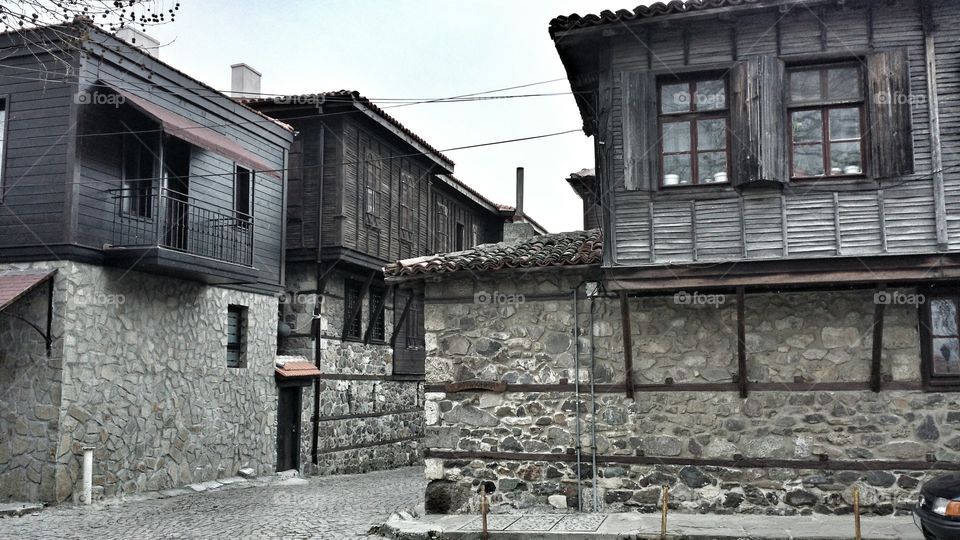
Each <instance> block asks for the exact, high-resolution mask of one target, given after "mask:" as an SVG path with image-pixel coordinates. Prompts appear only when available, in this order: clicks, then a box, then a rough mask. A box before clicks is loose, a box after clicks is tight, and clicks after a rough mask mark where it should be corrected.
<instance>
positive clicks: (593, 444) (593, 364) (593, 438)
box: [590, 290, 600, 512]
mask: <svg viewBox="0 0 960 540" xmlns="http://www.w3.org/2000/svg"><path fill="white" fill-rule="evenodd" d="M595 294H596V290H595V291H594V295H595ZM595 300H596V297H595V296H591V297H590V402H591V408H592V412H591V415H590V420H591V422H590V430H591V434H590V454H591V455H592V459H593V511H594V512H597V511H599V506H600V505H599V502H598V500H597V390H596V386H595V379H596V378H597V377H596V375H597V356H596V354H595V352H596V349H595V347H594V339H593V323H594V316H593V311H594V307H595V306H594V303H595V302H594V301H595Z"/></svg>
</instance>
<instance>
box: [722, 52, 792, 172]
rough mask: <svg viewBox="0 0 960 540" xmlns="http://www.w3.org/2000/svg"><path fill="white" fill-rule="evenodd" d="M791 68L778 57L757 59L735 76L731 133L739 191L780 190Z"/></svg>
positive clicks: (749, 60)
mask: <svg viewBox="0 0 960 540" xmlns="http://www.w3.org/2000/svg"><path fill="white" fill-rule="evenodd" d="M785 98H786V69H785V67H784V65H783V62H782V61H781V60H780V59H779V58H777V57H776V56H753V57H749V58H745V59H744V60H742V61H740V62H737V63H736V65H734V67H733V69H732V70H731V72H730V131H731V137H730V139H731V141H730V144H731V150H732V152H731V155H732V160H733V163H731V169H732V171H733V179H732V180H733V182H732V184H733V185H734V186H735V187H748V186H754V185H771V184H774V185H779V184H783V183H787V182H788V181H789V173H788V172H787V171H788V170H789V169H788V167H787V161H788V157H787V155H788V153H787V122H786V108H785Z"/></svg>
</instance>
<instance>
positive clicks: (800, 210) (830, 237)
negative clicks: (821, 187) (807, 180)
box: [787, 193, 837, 256]
mask: <svg viewBox="0 0 960 540" xmlns="http://www.w3.org/2000/svg"><path fill="white" fill-rule="evenodd" d="M833 210H834V206H833V195H831V194H829V193H827V194H819V193H817V194H813V193H805V194H802V195H794V196H791V197H790V198H788V199H787V243H788V245H787V247H788V250H789V254H790V255H791V256H794V255H801V254H817V253H819V254H834V253H836V248H837V242H836V227H835V225H834V211H833Z"/></svg>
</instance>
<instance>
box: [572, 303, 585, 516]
mask: <svg viewBox="0 0 960 540" xmlns="http://www.w3.org/2000/svg"><path fill="white" fill-rule="evenodd" d="M579 292H580V285H577V286H576V287H575V288H574V289H573V363H574V372H573V388H574V394H575V395H576V403H575V405H574V406H575V407H576V410H577V412H576V418H577V446H576V451H577V511H579V512H583V496H582V489H583V480H582V478H583V477H582V475H581V474H580V468H581V467H580V463H581V460H582V452H583V443H582V442H581V438H580V437H581V435H580V311H579V305H578V303H577V295H578V294H579Z"/></svg>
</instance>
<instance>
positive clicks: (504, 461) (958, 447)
mask: <svg viewBox="0 0 960 540" xmlns="http://www.w3.org/2000/svg"><path fill="white" fill-rule="evenodd" d="M503 276H504V277H503V278H502V279H500V280H498V281H494V280H491V281H480V282H477V283H473V282H469V281H465V280H464V281H453V280H447V281H443V282H440V283H428V284H427V298H428V299H427V306H426V326H427V354H428V356H427V379H428V384H431V383H434V384H435V385H436V384H437V383H446V382H451V381H466V380H475V379H479V380H487V381H502V382H506V383H510V384H525V385H532V386H530V387H529V389H528V390H526V391H524V392H514V391H508V392H506V393H502V394H498V393H494V392H478V391H464V392H458V393H445V392H439V391H431V392H428V393H427V394H426V399H427V402H426V406H425V410H426V422H427V427H426V437H425V439H424V446H425V447H426V448H427V452H428V459H427V460H426V462H427V474H428V476H429V477H430V479H431V480H432V481H433V483H432V486H433V487H432V488H430V489H428V499H429V498H431V497H432V496H437V497H439V498H440V499H443V500H445V501H447V502H448V503H449V502H450V501H455V502H456V504H448V505H447V506H448V508H447V510H448V511H472V510H475V508H474V506H475V505H476V502H477V498H476V496H474V495H473V493H474V492H475V491H476V490H477V489H479V488H481V487H484V488H485V489H486V490H487V491H488V492H492V494H493V495H492V501H493V508H494V509H495V510H496V511H515V510H518V509H529V508H534V507H538V508H540V509H549V508H553V507H555V506H560V507H563V508H567V507H574V508H576V507H579V506H580V504H581V503H583V504H584V505H585V506H584V507H585V508H588V509H589V508H590V506H591V505H592V501H593V498H594V485H595V486H596V497H597V499H598V502H599V505H600V507H601V508H600V509H603V510H607V511H620V510H628V509H631V508H637V509H640V510H645V511H652V510H653V509H654V505H655V503H656V498H657V497H658V496H659V492H660V489H661V488H662V486H664V485H667V486H670V492H671V501H672V504H673V505H675V507H676V508H679V509H681V510H685V511H693V512H701V511H711V512H747V513H769V514H794V513H806V512H822V513H843V512H848V511H849V506H850V493H851V491H852V488H853V487H854V486H857V487H859V489H860V491H861V493H862V498H863V499H862V500H863V505H864V510H865V511H866V512H870V513H877V514H884V513H890V512H893V511H906V509H908V507H909V505H910V504H912V503H913V502H914V501H915V498H916V494H917V486H918V484H919V482H921V481H923V480H924V479H925V478H926V477H927V476H928V475H930V474H936V473H938V472H942V471H937V470H936V469H937V467H936V465H931V466H930V467H931V468H932V469H934V471H932V472H926V471H920V470H913V467H918V466H920V465H922V466H926V463H927V461H928V460H937V461H940V462H948V463H953V464H957V463H960V395H958V394H954V393H926V392H922V391H919V390H909V389H885V390H882V391H881V392H880V393H873V392H870V391H867V390H856V389H850V390H842V391H839V390H838V391H813V390H805V389H803V388H802V387H800V386H798V384H797V383H795V381H807V382H830V383H842V382H859V383H863V382H865V381H867V380H868V378H869V365H870V356H871V354H870V352H871V343H872V323H873V310H874V305H875V304H874V296H873V294H874V293H873V291H869V290H858V291H832V292H805V293H789V294H781V295H776V294H751V295H747V296H746V299H745V301H746V303H745V311H746V330H747V336H746V339H747V362H748V366H749V370H748V371H749V377H748V378H749V380H750V382H751V384H756V383H764V384H765V386H764V387H762V388H761V389H754V390H751V391H750V394H749V396H748V397H747V398H746V399H741V398H740V396H739V394H738V393H737V392H736V388H735V386H733V384H732V383H733V381H734V375H735V373H736V299H735V297H732V296H731V297H724V298H722V299H720V298H713V299H712V300H711V303H706V300H705V299H700V300H698V301H697V302H691V301H689V300H687V299H684V298H683V297H680V298H674V297H672V296H671V297H667V298H642V299H638V298H631V299H630V300H629V306H630V314H631V325H632V327H633V328H632V336H633V358H634V367H635V371H636V374H635V381H636V383H637V384H653V383H658V384H663V383H665V382H667V380H668V379H669V380H671V381H673V384H677V385H680V384H707V383H709V384H716V383H727V384H728V388H729V390H711V391H706V390H701V389H698V388H697V387H696V386H693V387H684V386H678V387H677V389H675V390H669V389H661V390H657V391H650V390H642V391H638V392H637V394H636V397H635V399H634V400H629V399H627V398H626V397H625V396H624V394H623V390H622V389H620V390H616V391H614V392H605V393H598V394H597V395H596V396H595V399H593V398H592V397H591V395H590V393H589V383H590V381H591V378H592V380H593V382H594V383H596V384H598V385H610V384H616V383H622V382H623V376H624V375H623V341H622V339H621V336H622V328H621V326H622V325H621V318H620V304H619V301H618V300H617V299H616V298H607V297H599V298H596V299H595V300H594V301H593V310H592V311H593V318H592V321H591V316H590V312H591V306H590V301H589V299H587V298H584V297H583V296H581V298H580V299H579V306H578V311H579V314H578V316H577V317H576V319H575V317H574V307H573V301H572V297H571V291H572V290H573V288H574V287H575V286H576V284H577V283H579V282H580V281H581V280H582V279H583V276H580V275H566V276H563V275H557V274H546V273H539V274H530V275H529V277H522V275H520V274H509V273H504V274H503ZM475 290H485V291H498V292H500V293H501V294H503V295H507V297H509V295H515V296H514V298H515V299H519V298H520V296H519V295H521V294H522V295H524V297H523V299H522V300H521V301H516V302H513V303H506V304H500V305H494V304H478V303H474V302H473V301H471V300H472V296H473V294H472V293H473V292H474V291H475ZM525 291H526V292H525ZM581 291H582V289H581ZM551 292H552V295H551ZM902 292H911V291H902ZM438 298H443V299H446V300H444V301H443V302H437V301H431V299H434V300H436V299H438ZM456 298H463V299H470V300H463V301H456V300H451V299H456ZM698 302H700V303H698ZM575 320H576V321H577V323H576V324H575V322H574V321H575ZM917 324H918V321H917V308H916V306H915V305H888V306H886V317H885V329H884V330H885V331H884V340H883V355H882V366H883V369H882V371H883V373H884V374H885V375H886V376H887V377H888V378H889V379H891V380H892V383H888V384H892V385H897V384H900V383H903V384H907V385H908V384H909V383H919V379H920V371H919V369H920V351H919V341H918V340H919V338H918V332H917ZM575 327H576V328H578V331H577V335H578V336H579V337H578V339H575V338H574V328H575ZM591 349H592V350H593V351H594V355H593V359H594V361H595V362H596V364H595V368H594V369H591V355H590V351H591ZM578 356H579V361H580V370H579V372H578V371H577V370H576V367H575V366H576V362H577V357H578ZM578 376H579V380H580V382H581V396H580V399H579V402H578V400H577V398H576V396H575V394H574V392H573V391H556V390H550V389H548V388H545V389H544V390H537V385H541V384H543V385H546V384H552V385H556V384H563V383H567V382H569V383H571V384H572V383H573V381H574V380H576V378H577V377H578ZM778 384H782V388H781V387H778V386H777V385H778ZM437 388H439V387H438V386H435V387H434V390H436V389H437ZM571 390H572V389H571ZM594 407H595V411H596V412H595V414H594ZM578 424H579V430H580V433H581V438H580V444H581V449H582V454H583V456H584V457H583V461H582V462H581V466H580V483H579V486H580V491H579V492H578V490H577V486H578V483H577V479H578V478H577V477H578V475H577V466H576V463H575V461H576V459H575V452H576V450H575V448H576V446H577V445H576V441H577V438H576V433H577V426H578ZM594 430H595V431H596V438H595V439H594V438H593V437H592V433H593V431H594ZM594 450H595V452H596V454H597V455H598V456H599V457H598V462H599V465H598V467H597V470H596V482H595V483H594V471H593V468H592V460H591V458H590V456H591V454H592V453H593V452H594ZM478 452H484V453H486V454H483V456H485V457H480V456H481V455H480V454H478ZM490 453H492V454H490ZM431 455H432V456H433V457H431ZM437 456H440V457H437ZM742 458H746V459H756V460H761V461H764V460H766V461H767V462H768V463H769V462H770V460H777V461H779V463H781V464H780V465H776V466H769V467H758V466H749V467H738V466H736V465H735V464H736V462H737V461H738V460H740V459H742ZM821 460H826V461H827V462H830V463H832V465H831V467H818V464H819V463H821V462H822V461H821ZM838 462H843V463H845V465H843V466H842V467H840V468H837V467H835V466H834V465H836V466H839V465H840V463H838ZM897 462H901V463H902V462H910V463H909V464H905V465H903V467H899V468H898V467H896V466H895V465H896V463H897ZM918 464H919V465H918ZM904 467H906V468H904ZM844 468H846V469H848V470H844ZM438 494H439V495H438ZM451 494H452V495H451ZM551 496H553V497H552V498H551ZM440 506H443V505H440Z"/></svg>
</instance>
